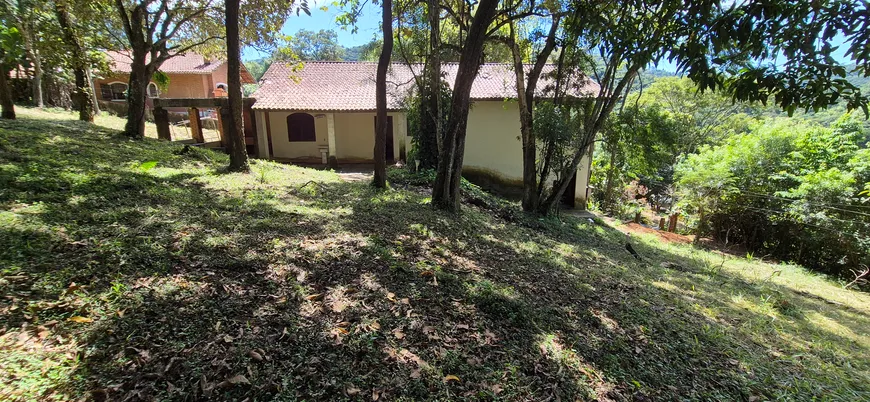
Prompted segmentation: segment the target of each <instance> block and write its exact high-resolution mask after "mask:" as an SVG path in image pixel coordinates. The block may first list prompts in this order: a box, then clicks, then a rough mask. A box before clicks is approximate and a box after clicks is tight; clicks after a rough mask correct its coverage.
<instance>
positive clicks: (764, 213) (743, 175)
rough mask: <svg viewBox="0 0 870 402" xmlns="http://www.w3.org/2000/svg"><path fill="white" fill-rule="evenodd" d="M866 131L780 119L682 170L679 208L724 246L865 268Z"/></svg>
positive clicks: (869, 221) (868, 221)
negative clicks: (702, 218) (701, 216)
mask: <svg viewBox="0 0 870 402" xmlns="http://www.w3.org/2000/svg"><path fill="white" fill-rule="evenodd" d="M865 135H866V134H865V133H864V132H863V131H862V130H861V126H860V125H859V124H856V123H855V122H853V121H851V120H850V119H849V118H848V116H844V117H843V119H841V120H840V123H838V124H836V125H835V126H834V127H831V128H826V127H822V126H818V125H814V124H811V123H805V122H801V121H794V120H789V119H780V120H775V121H770V122H767V123H765V124H759V125H758V126H756V127H754V128H753V130H752V132H751V133H750V134H746V135H738V136H734V137H732V138H729V139H728V140H727V141H726V142H725V143H724V144H722V145H720V146H716V147H703V148H702V150H701V152H700V153H699V154H696V155H691V156H689V157H688V158H687V159H686V160H685V161H684V162H683V163H681V164H680V165H679V166H678V174H677V176H678V183H677V184H678V188H679V195H680V197H681V201H680V205H681V206H682V207H683V208H684V209H685V211H687V212H696V211H699V210H700V209H702V208H703V209H704V210H705V211H706V213H707V216H708V217H709V222H710V224H711V227H710V228H709V230H705V231H706V232H708V233H709V234H712V235H713V236H714V237H716V238H719V239H722V240H725V241H736V242H740V243H742V244H743V245H744V246H745V247H746V248H747V249H749V250H752V251H754V252H756V253H758V252H764V253H767V254H771V255H773V256H775V257H777V258H782V259H787V260H792V261H796V262H798V263H801V264H804V265H806V266H809V267H813V268H816V269H820V270H823V271H825V272H829V273H833V274H845V273H847V272H848V270H849V269H854V268H857V267H858V266H860V265H861V264H867V263H868V251H870V205H868V203H867V199H866V198H863V197H862V196H861V192H862V190H863V187H864V184H863V183H866V182H867V180H868V178H870V170H868V164H870V162H868V159H867V156H868V150H867V148H866V145H864V138H865Z"/></svg>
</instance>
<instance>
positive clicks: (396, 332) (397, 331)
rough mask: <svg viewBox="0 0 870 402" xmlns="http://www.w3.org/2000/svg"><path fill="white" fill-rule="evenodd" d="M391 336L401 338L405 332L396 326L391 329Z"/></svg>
mask: <svg viewBox="0 0 870 402" xmlns="http://www.w3.org/2000/svg"><path fill="white" fill-rule="evenodd" d="M393 336H395V337H396V339H402V338H404V337H405V333H404V332H402V330H401V329H398V328H396V329H394V330H393Z"/></svg>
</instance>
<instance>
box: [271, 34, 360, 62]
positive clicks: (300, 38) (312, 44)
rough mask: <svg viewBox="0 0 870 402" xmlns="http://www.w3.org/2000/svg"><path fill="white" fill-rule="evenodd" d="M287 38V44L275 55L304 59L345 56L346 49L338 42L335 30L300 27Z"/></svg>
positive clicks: (332, 59) (327, 58)
mask: <svg viewBox="0 0 870 402" xmlns="http://www.w3.org/2000/svg"><path fill="white" fill-rule="evenodd" d="M286 40H287V45H286V46H284V47H281V48H279V49H278V50H277V52H276V53H275V54H274V55H273V57H277V58H279V59H281V60H286V59H290V60H293V59H299V60H303V61H305V60H312V61H313V60H316V61H340V60H343V58H344V53H345V49H344V47H342V46H341V45H339V44H338V34H336V33H335V31H333V30H325V29H321V30H319V31H317V32H315V31H309V30H306V29H300V30H299V31H298V32H296V34H295V35H292V36H290V37H287V38H286Z"/></svg>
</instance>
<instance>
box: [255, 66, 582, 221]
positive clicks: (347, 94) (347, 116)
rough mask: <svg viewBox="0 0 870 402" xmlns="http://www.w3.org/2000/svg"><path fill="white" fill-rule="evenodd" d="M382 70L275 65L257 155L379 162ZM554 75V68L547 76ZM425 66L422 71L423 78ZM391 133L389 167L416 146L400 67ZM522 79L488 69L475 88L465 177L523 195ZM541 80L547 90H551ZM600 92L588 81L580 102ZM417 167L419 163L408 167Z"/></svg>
mask: <svg viewBox="0 0 870 402" xmlns="http://www.w3.org/2000/svg"><path fill="white" fill-rule="evenodd" d="M376 68H377V63H366V62H305V63H304V65H303V67H302V68H301V69H298V66H297V65H294V64H290V63H278V62H276V63H272V65H271V66H270V67H269V69H268V70H267V71H266V73H265V74H264V75H263V78H262V79H261V80H260V88H259V89H258V90H257V91H256V92H254V94H253V95H252V97H253V98H255V99H256V102H255V103H254V106H253V110H254V113H255V119H256V124H255V126H256V128H257V141H256V142H257V144H258V154H259V155H260V156H261V157H264V158H265V157H267V156H268V157H269V158H270V159H275V160H279V161H288V162H301V163H327V160H328V159H331V158H334V162H335V163H338V164H339V165H341V164H348V163H360V162H362V163H368V162H371V161H372V152H373V149H374V135H375V109H376V108H375V73H376ZM550 68H551V67H549V66H548V70H549V69H550ZM421 70H422V67H421V66H415V67H414V72H416V73H417V74H419V73H420V72H421ZM443 72H444V74H445V76H446V77H445V79H446V80H447V82H449V83H451V84H452V83H453V82H454V81H455V77H456V72H457V64H455V63H447V64H445V65H444V66H443ZM387 81H388V83H387V87H388V94H387V98H388V99H387V103H388V119H389V123H388V124H389V125H390V133H389V135H388V136H387V141H386V142H387V151H386V153H387V159H388V160H402V159H404V158H405V152H406V150H407V148H408V147H410V145H411V138H409V137H408V130H407V119H406V116H405V113H404V112H403V111H402V107H401V104H402V100H403V98H404V97H405V96H406V95H407V94H408V93H409V91H410V90H411V88H412V86H413V75H412V72H411V71H410V69H409V67H408V66H407V65H405V64H399V63H394V64H392V66H391V67H390V74H389V76H388V79H387ZM515 82H516V78H515V75H514V72H513V70H512V69H511V67H510V66H508V65H504V64H484V65H483V66H481V68H480V72H479V74H478V76H477V78H476V80H475V82H474V85H473V86H472V90H471V99H472V107H471V110H470V112H469V115H468V129H467V137H466V143H465V159H464V160H465V162H464V165H463V169H462V171H463V175H464V176H465V177H467V178H468V179H469V180H471V181H473V182H477V183H479V184H481V185H484V186H487V187H491V188H495V189H498V190H502V191H505V190H508V191H510V190H511V189H513V190H514V192H515V191H516V190H517V189H521V188H522V171H523V170H522V169H523V168H522V166H523V161H522V144H521V140H520V118H519V110H518V108H517V102H516V101H515V100H513V99H515V98H516V89H515V88H516V87H515ZM548 84H549V83H548V80H547V79H545V78H544V77H542V82H541V84H540V88H545V87H546V86H547V85H548ZM597 93H598V85H597V84H595V83H594V82H592V81H591V80H588V79H584V80H582V84H581V85H578V86H577V87H576V92H575V94H576V95H577V96H583V97H586V96H594V95H595V94H597ZM590 160H591V150H590V154H589V155H587V157H586V158H585V159H584V161H583V162H582V163H581V167H580V169H579V171H578V175H577V177H576V182H575V185H574V186H573V187H571V188H570V189H569V191H567V192H566V193H567V194H566V202H567V204H570V205H572V206H576V207H578V208H585V205H586V199H587V184H588V182H589V168H590ZM408 163H413V161H408Z"/></svg>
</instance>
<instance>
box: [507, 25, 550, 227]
mask: <svg viewBox="0 0 870 402" xmlns="http://www.w3.org/2000/svg"><path fill="white" fill-rule="evenodd" d="M510 34H511V37H510V39H511V44H510V45H511V46H510V47H511V55H513V62H514V77H515V78H516V80H515V81H516V86H517V108H518V109H519V110H520V138H521V139H522V146H523V202H522V206H523V211H534V210H535V209H536V208H537V207H538V182H537V180H538V178H537V165H536V159H537V156H538V150H537V142H536V141H535V136H534V133H533V132H532V108H533V107H534V106H532V105H531V102H533V101H534V100H532V99H528V98H527V97H526V79H525V64H524V63H523V55H522V54H521V53H520V46H519V44H517V33H516V29H515V27H514V23H511V24H510ZM531 73H534V72H531ZM529 78H530V80H531V77H529ZM532 91H534V88H532ZM542 179H543V178H542Z"/></svg>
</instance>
